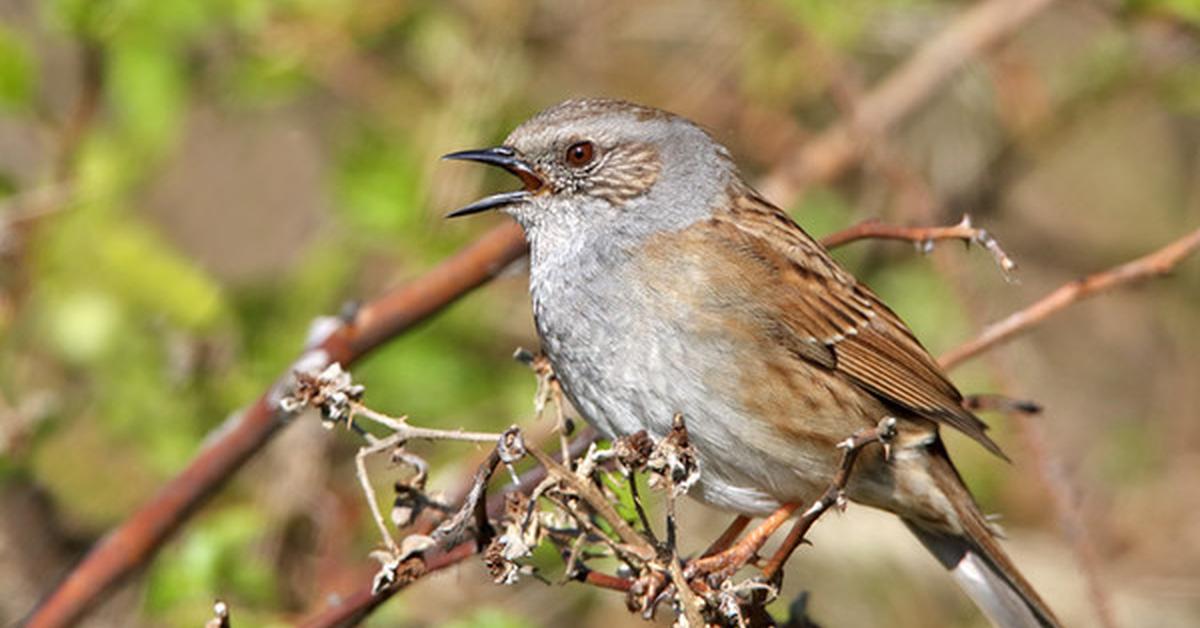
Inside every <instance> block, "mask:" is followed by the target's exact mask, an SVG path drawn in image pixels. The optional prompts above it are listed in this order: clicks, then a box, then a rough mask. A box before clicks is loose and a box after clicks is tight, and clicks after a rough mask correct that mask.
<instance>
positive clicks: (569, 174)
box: [447, 99, 1058, 627]
mask: <svg viewBox="0 0 1200 628" xmlns="http://www.w3.org/2000/svg"><path fill="white" fill-rule="evenodd" d="M447 158H451V159H465V160H471V161H477V162H483V163H486V164H491V165H495V166H499V167H501V168H504V169H506V170H507V171H508V172H510V173H512V174H514V175H516V176H517V177H519V178H520V179H521V181H522V182H523V183H524V186H523V188H522V189H520V190H517V191H514V192H506V193H502V194H496V195H493V196H489V197H487V198H485V199H483V200H481V201H478V202H476V203H474V204H472V205H469V206H467V207H464V208H462V209H460V210H458V211H456V212H453V213H452V214H451V215H452V216H460V215H466V214H473V213H477V212H482V211H485V210H491V209H499V210H502V211H504V212H505V213H507V214H509V215H511V216H512V217H513V218H515V219H516V220H517V222H519V223H520V225H521V226H522V227H523V228H524V231H525V236H526V238H527V239H528V241H529V247H530V278H529V284H530V293H531V295H532V298H533V313H534V318H535V320H536V325H537V330H538V333H539V335H540V337H541V341H542V348H543V350H544V351H545V353H546V355H547V356H548V357H549V359H550V363H551V365H552V366H553V368H554V372H555V374H556V375H557V376H558V379H559V381H560V382H561V384H562V387H563V389H564V391H565V392H566V394H567V396H568V397H569V398H570V400H571V401H572V403H573V404H574V405H575V407H576V408H577V409H578V410H579V412H580V413H581V414H582V415H583V417H584V418H585V419H586V420H588V421H589V422H590V423H591V424H592V425H594V426H595V427H596V428H598V429H599V430H600V432H602V433H603V434H605V435H606V436H608V437H619V436H627V435H630V434H633V433H636V432H638V431H641V430H646V431H647V432H649V434H650V435H652V436H654V437H655V438H662V437H663V436H664V435H666V434H667V433H668V432H669V431H670V429H671V426H672V419H673V417H674V416H675V415H676V414H681V415H682V416H683V417H685V419H686V425H687V428H688V436H689V438H690V439H691V442H692V444H693V445H694V447H695V450H696V455H697V458H698V461H699V465H700V471H701V472H700V478H699V481H698V482H697V484H696V485H695V486H694V487H693V489H692V491H691V495H692V496H693V497H695V498H698V499H699V500H701V501H703V502H706V503H708V504H710V505H712V506H715V507H718V508H722V509H725V510H729V511H733V512H736V513H740V514H743V515H753V516H759V515H766V514H768V513H772V512H777V511H779V510H780V509H781V508H787V507H789V505H790V506H791V508H793V509H794V508H795V505H797V504H810V503H812V502H813V500H815V499H817V498H818V497H819V496H820V495H821V493H822V492H823V491H824V490H825V488H826V487H827V486H828V485H829V483H830V481H831V478H833V476H834V474H835V473H836V471H837V468H838V466H839V462H840V459H841V451H840V450H839V449H838V447H837V445H838V443H839V442H841V441H842V440H843V439H845V438H846V437H848V436H850V435H851V434H854V433H855V432H856V431H859V430H864V429H869V428H872V427H874V426H876V425H878V424H879V423H880V421H881V420H883V419H885V418H888V417H892V418H894V419H895V422H896V434H895V437H894V438H893V439H892V441H891V443H890V446H889V447H888V448H887V449H888V452H887V454H886V455H885V452H884V447H881V446H878V445H874V446H871V447H869V448H868V449H865V450H863V451H862V453H861V455H860V457H859V459H858V463H857V466H855V467H854V471H853V473H852V475H851V477H850V480H849V482H848V484H847V485H846V496H847V497H848V498H849V499H850V500H852V501H855V502H858V503H862V504H866V505H868V506H873V507H875V508H880V509H883V510H886V511H889V512H892V513H894V514H896V515H897V516H899V517H900V518H901V519H902V520H903V521H904V523H905V524H906V525H907V526H908V528H909V529H910V530H912V532H913V533H914V534H915V535H916V536H917V538H918V539H920V541H921V542H922V543H923V544H924V545H925V547H927V548H928V549H929V550H930V551H931V552H932V553H933V554H934V555H935V556H936V558H937V559H938V560H939V561H940V562H941V563H942V564H943V565H945V566H946V568H947V569H949V570H951V572H952V573H953V575H954V577H955V579H956V580H957V581H958V583H959V584H960V585H961V586H962V587H963V589H964V590H965V591H966V592H967V593H968V594H969V595H970V596H971V597H972V598H973V599H974V600H975V602H976V604H977V605H978V606H979V607H980V608H981V609H982V610H983V612H984V613H985V614H986V615H987V616H988V617H989V618H990V619H991V620H992V622H993V623H995V624H997V625H999V626H1004V627H1010V626H1056V625H1058V621H1057V619H1055V616H1054V614H1053V613H1052V612H1051V610H1050V608H1049V607H1048V606H1047V605H1046V603H1045V602H1043V601H1042V599H1041V598H1040V597H1039V596H1038V594H1037V593H1036V592H1035V591H1034V589H1033V587H1032V586H1031V585H1030V584H1029V582H1028V581H1027V580H1026V579H1025V578H1024V577H1023V576H1022V575H1021V574H1020V573H1019V572H1018V571H1017V569H1016V567H1015V566H1014V565H1013V563H1012V561H1011V560H1009V558H1008V556H1007V555H1006V554H1005V553H1004V551H1003V550H1002V549H1001V548H1000V545H999V544H998V542H997V540H996V537H995V535H994V533H993V531H992V529H991V527H990V526H989V524H988V523H987V521H986V519H985V518H984V515H983V514H982V513H981V512H980V510H979V507H978V506H977V505H976V504H975V501H974V499H973V498H972V497H971V495H970V493H969V492H968V491H967V488H966V487H965V485H964V484H963V482H962V479H961V478H960V477H959V475H958V472H957V471H956V470H955V468H954V465H953V464H952V463H951V461H950V458H949V456H948V454H947V452H946V448H945V447H944V446H943V444H942V440H941V438H940V437H939V435H938V430H939V428H941V427H942V426H948V427H950V428H953V429H957V430H959V431H961V432H963V433H964V434H966V435H968V436H970V437H971V438H973V439H975V440H976V441H978V442H979V443H980V444H982V445H983V446H984V447H985V448H987V449H988V450H989V451H991V452H993V453H995V454H997V455H1000V456H1003V454H1002V453H1001V452H1000V448H999V447H998V446H997V445H996V443H995V442H994V441H992V439H991V438H989V437H988V436H987V434H986V432H985V430H986V426H985V425H984V423H983V422H982V421H980V420H979V419H978V418H977V417H976V416H974V415H973V414H972V413H971V412H970V411H968V410H967V409H965V408H964V407H963V404H962V395H961V394H960V393H959V391H958V390H957V389H956V388H955V387H954V384H952V383H951V382H950V381H949V380H948V379H947V378H946V376H945V374H943V372H942V370H941V369H940V368H939V367H938V365H937V363H936V362H935V361H934V360H933V358H931V357H930V355H929V353H928V352H927V351H926V350H925V349H924V347H922V346H921V343H920V342H919V341H918V340H917V339H916V338H915V337H914V336H913V334H912V332H911V331H909V329H908V327H907V326H905V324H904V323H903V322H902V321H901V320H900V318H899V317H897V316H896V314H895V313H894V312H892V310H891V309H889V308H888V306H887V305H885V304H884V303H883V302H882V301H881V300H880V299H879V297H877V296H876V295H875V293H874V292H872V291H871V290H870V289H869V288H867V287H866V286H864V285H863V284H861V283H859V282H858V281H857V280H855V278H854V277H853V276H852V275H851V274H850V273H849V272H847V271H846V270H845V269H843V268H842V267H841V266H839V265H838V264H837V262H835V261H834V260H833V259H832V258H831V257H830V256H829V253H828V252H827V251H826V250H825V249H824V248H823V247H822V246H821V245H820V244H819V243H817V242H816V241H815V240H814V239H813V238H812V237H810V236H809V235H808V234H807V233H805V231H804V230H803V229H802V228H800V226H799V225H797V224H796V223H795V222H794V221H793V220H792V219H791V218H790V217H789V216H788V215H787V214H786V213H784V212H783V211H782V210H780V209H779V208H778V207H775V206H774V205H772V204H771V203H770V202H769V201H767V200H765V199H763V198H762V197H761V196H759V195H758V194H757V193H756V192H755V191H754V189H752V188H751V186H750V185H749V184H747V183H746V181H745V180H744V179H743V178H742V176H741V175H740V174H739V172H738V169H737V166H736V165H735V164H734V162H733V160H732V158H731V157H730V154H729V151H728V150H727V149H726V148H725V147H723V146H722V145H720V144H719V143H717V142H716V141H715V140H714V139H713V138H712V137H711V136H710V135H709V134H708V133H707V132H705V131H704V130H703V129H701V128H700V127H699V126H697V125H696V124H694V123H692V122H690V121H688V120H686V119H684V118H682V117H679V116H676V115H673V114H671V113H667V112H665V111H661V110H658V109H654V108H650V107H645V106H641V105H636V104H633V103H629V102H623V101H619V100H606V99H588V100H571V101H567V102H563V103H561V104H559V105H556V106H554V107H551V108H549V109H547V110H545V111H543V112H541V113H539V114H538V115H536V116H534V117H533V118H531V119H530V120H528V121H527V122H525V123H524V124H522V125H521V126H520V127H518V128H517V129H516V130H515V131H513V132H512V134H511V135H509V136H508V139H507V140H506V141H505V142H504V144H503V145H502V146H499V147H495V148H488V149H483V150H471V151H463V152H459V153H453V154H451V155H447Z"/></svg>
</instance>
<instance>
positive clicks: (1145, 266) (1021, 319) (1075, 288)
mask: <svg viewBox="0 0 1200 628" xmlns="http://www.w3.org/2000/svg"><path fill="white" fill-rule="evenodd" d="M1197 248H1200V229H1197V230H1195V231H1192V232H1191V233H1189V234H1187V235H1185V236H1183V237H1182V238H1179V239H1178V240H1175V241H1174V242H1172V243H1170V244H1168V245H1166V246H1164V247H1163V248H1161V249H1159V250H1157V251H1154V252H1153V253H1150V254H1148V255H1145V256H1142V257H1139V258H1138V259H1135V260H1133V261H1131V262H1126V263H1124V264H1121V265H1120V266H1117V267H1115V268H1110V269H1108V270H1106V271H1103V272H1099V273H1096V274H1094V275H1089V276H1087V277H1084V278H1083V279H1078V280H1076V281H1072V282H1071V283H1068V284H1066V285H1064V286H1061V287H1060V288H1058V289H1057V290H1055V291H1054V292H1051V293H1050V294H1048V295H1046V296H1044V297H1042V298H1041V299H1040V300H1038V301H1037V302H1035V303H1034V304H1033V305H1030V306H1029V307H1026V308H1025V309H1022V310H1019V311H1017V312H1013V313H1012V314H1010V315H1008V316H1007V317H1006V318H1004V319H1003V320H1001V321H999V322H996V323H993V324H991V325H988V326H987V328H985V329H984V330H983V333H981V334H979V335H978V336H976V337H975V338H973V339H972V340H969V341H967V342H965V343H963V344H961V345H959V346H958V347H955V348H954V349H951V350H950V351H947V352H946V353H945V354H943V355H942V356H941V357H940V358H938V362H939V363H940V364H941V365H942V368H946V369H951V368H954V367H955V366H958V365H959V364H962V363H963V362H965V361H967V360H969V359H971V358H973V357H975V356H977V355H979V354H980V353H983V352H984V351H987V350H989V349H991V348H993V347H995V346H996V345H998V344H1000V343H1002V342H1007V341H1008V340H1011V339H1012V338H1013V337H1015V336H1016V335H1017V334H1020V333H1022V332H1025V331H1027V330H1029V329H1030V328H1031V327H1033V326H1034V325H1037V324H1039V323H1041V322H1042V321H1044V320H1046V319H1047V318H1049V317H1050V316H1051V315H1053V314H1057V313H1058V312H1060V311H1062V310H1064V309H1066V308H1067V306H1070V305H1072V304H1074V303H1078V302H1079V301H1082V300H1084V299H1087V298H1089V297H1093V296H1095V295H1097V294H1100V293H1101V292H1105V291H1108V290H1112V289H1113V288H1117V287H1119V286H1123V285H1126V284H1133V283H1139V282H1142V281H1145V280H1147V279H1153V278H1155V277H1161V276H1163V275H1166V274H1167V273H1169V272H1171V270H1173V269H1174V268H1175V266H1177V265H1178V264H1179V263H1180V262H1181V261H1183V260H1184V259H1186V258H1187V257H1188V256H1189V255H1191V254H1192V253H1194V252H1195V251H1196V249H1197Z"/></svg>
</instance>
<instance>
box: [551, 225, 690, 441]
mask: <svg viewBox="0 0 1200 628" xmlns="http://www.w3.org/2000/svg"><path fill="white" fill-rule="evenodd" d="M532 244H533V249H534V250H533V251H532V263H531V268H530V292H531V295H532V298H533V311H534V319H535V321H536V324H537V329H538V333H539V335H540V336H541V339H542V348H543V350H544V351H545V352H546V354H547V356H548V357H549V358H550V361H551V364H553V366H554V369H555V373H556V375H557V376H558V378H559V381H560V382H562V384H563V387H564V389H565V390H566V392H567V394H568V396H569V397H570V398H571V400H572V402H573V403H574V404H575V406H576V407H577V409H578V410H579V411H580V412H581V413H582V414H583V415H584V418H585V419H587V420H588V421H589V422H590V423H592V424H593V425H595V426H596V427H597V428H598V429H600V430H601V431H602V432H604V433H605V434H606V435H607V436H610V437H611V436H623V435H628V434H632V433H634V432H637V431H638V430H641V429H647V430H649V431H650V432H651V433H653V434H656V435H658V436H661V435H663V434H665V433H666V431H667V429H668V428H669V426H670V423H671V418H672V416H673V415H674V413H675V412H679V411H682V409H680V408H676V407H675V406H676V405H678V403H679V399H678V397H677V394H675V393H674V391H672V390H669V388H670V386H668V385H667V380H668V378H669V376H668V372H669V371H670V370H671V367H670V366H669V362H670V361H671V360H672V359H677V358H679V357H680V350H681V347H679V346H677V343H676V342H673V341H672V338H677V337H679V334H678V333H672V330H671V329H669V327H670V325H669V323H668V321H667V320H665V319H664V318H663V317H662V316H658V315H648V313H647V306H648V295H647V294H646V292H645V290H644V289H642V287H640V286H638V285H637V283H636V281H635V279H634V278H633V277H632V276H631V275H632V272H633V262H632V261H631V256H630V254H629V252H628V251H626V250H621V249H618V248H615V247H606V248H593V247H586V246H585V247H579V248H578V249H575V250H572V251H545V250H538V249H539V242H538V241H537V240H536V239H534V240H533V243H532ZM541 245H542V247H547V246H554V244H553V243H545V242H543V243H541Z"/></svg>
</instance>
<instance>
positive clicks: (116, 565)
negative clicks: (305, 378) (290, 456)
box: [26, 224, 525, 628]
mask: <svg viewBox="0 0 1200 628" xmlns="http://www.w3.org/2000/svg"><path fill="white" fill-rule="evenodd" d="M524 251H525V244H524V240H523V238H522V237H521V233H520V228H519V227H517V226H516V225H515V224H505V225H503V226H500V227H497V228H495V229H494V230H492V231H491V232H489V233H487V234H486V235H484V236H483V237H482V238H480V239H479V240H478V241H476V242H475V243H474V244H472V245H470V246H468V247H467V248H465V249H463V250H462V251H460V252H459V253H458V254H456V255H454V256H453V257H451V258H449V259H447V260H446V261H444V262H442V263H441V264H440V265H438V266H437V267H435V268H434V269H433V270H431V271H430V272H429V273H428V274H426V275H424V276H422V277H420V278H418V279H417V280H415V281H413V282H412V283H410V284H408V285H406V286H403V287H401V288H399V289H397V290H395V291H393V292H391V293H388V294H386V295H384V296H382V297H380V298H379V299H377V300H375V301H373V302H371V303H369V304H367V305H366V306H364V307H362V308H360V309H359V310H358V312H357V313H356V314H355V315H354V316H352V317H349V318H350V320H348V321H342V322H340V323H336V324H333V325H331V327H332V328H331V329H330V330H329V331H328V332H327V333H326V334H325V335H324V337H323V338H321V339H319V341H318V342H316V343H315V344H314V346H312V347H311V348H309V349H307V350H306V351H305V352H304V353H303V354H302V355H301V357H300V358H299V359H298V360H297V365H300V364H303V365H304V366H305V370H307V369H311V368H314V367H323V366H326V365H328V364H332V363H334V362H337V363H340V364H342V365H349V364H351V363H353V362H355V361H356V360H358V359H359V358H361V357H362V356H364V355H366V354H367V353H368V352H369V351H371V350H372V349H374V348H375V347H378V346H379V345H380V344H382V343H383V342H385V341H387V340H388V339H390V338H393V337H395V336H396V335H398V334H400V333H402V332H404V331H405V330H407V329H409V328H411V327H412V326H414V325H416V324H418V323H420V322H421V321H423V320H425V319H426V318H428V317H430V316H432V315H433V314H435V313H437V312H438V311H440V310H441V309H442V308H444V307H446V306H447V305H449V304H450V303H453V302H454V301H455V300H456V299H458V298H459V297H461V296H462V295H464V294H466V293H467V292H469V291H471V290H472V289H474V288H476V287H478V286H480V285H482V284H483V283H486V282H487V281H488V280H490V279H491V278H492V277H494V276H495V275H496V274H497V273H498V272H500V270H501V269H503V268H504V267H505V266H507V265H508V264H509V263H511V262H512V261H514V260H516V259H517V258H519V257H520V256H521V255H523V254H524ZM291 371H292V369H290V368H289V369H288V372H287V374H285V375H284V376H282V377H281V380H280V382H283V381H285V380H286V378H288V377H290V373H291ZM276 389H277V386H272V387H271V388H270V389H269V390H268V391H266V392H265V393H263V395H262V396H261V397H259V399H258V401H256V402H255V403H254V404H253V405H252V406H250V407H249V408H247V409H246V410H244V411H243V412H242V413H241V414H240V415H239V416H238V417H237V418H235V419H234V420H233V422H232V426H229V427H227V428H224V429H222V430H221V431H219V432H218V433H217V434H216V435H214V436H213V438H212V439H211V440H210V441H209V443H208V445H207V446H206V447H205V448H204V449H202V450H201V451H200V453H199V454H197V456H196V458H194V459H193V460H192V462H191V463H189V464H188V466H187V468H185V469H184V470H183V471H182V472H180V474H179V475H177V476H176V477H175V478H174V479H172V480H171V481H170V482H168V483H167V484H166V486H164V487H163V488H162V490H161V491H159V493H158V494H157V495H155V496H154V497H152V498H151V499H150V501H148V502H147V503H146V504H145V505H143V506H142V507H141V508H140V509H139V510H138V511H137V512H135V513H134V514H133V515H131V516H130V517H129V518H128V519H126V520H125V521H124V522H123V523H121V525H119V526H118V527H117V528H116V529H115V530H113V531H112V532H110V533H109V534H108V535H107V536H105V537H104V539H102V540H101V541H100V542H99V543H98V544H97V545H96V546H95V547H94V548H93V549H92V550H91V552H89V553H88V555H87V556H85V557H84V558H83V560H82V561H81V562H80V563H79V565H78V566H77V567H76V568H75V569H74V570H73V571H72V572H71V573H69V574H68V575H67V577H66V578H65V579H64V580H63V581H62V582H61V583H59V585H58V586H57V587H56V588H55V590H54V591H53V592H52V593H51V594H50V595H49V596H48V597H47V598H45V599H44V600H43V601H42V602H41V604H39V605H38V607H37V608H35V609H34V611H33V612H32V613H31V614H30V616H29V617H28V619H27V624H26V625H27V626H29V627H30V628H35V627H37V628H44V627H48V626H65V625H68V624H71V623H73V622H74V621H76V620H77V619H78V618H79V617H80V616H81V615H82V614H83V613H84V612H85V611H86V610H87V609H88V608H89V607H90V606H91V605H92V604H94V603H96V602H97V601H98V600H99V599H100V597H101V596H102V595H103V594H104V593H106V592H107V591H108V590H109V589H111V588H112V587H113V586H114V585H115V584H116V583H117V582H119V581H120V580H121V579H122V578H123V577H125V576H127V575H129V574H130V573H131V572H132V571H134V570H135V569H136V568H138V567H139V566H140V565H142V564H144V563H145V562H146V561H147V560H149V559H150V557H151V556H153V555H154V553H155V552H156V551H157V550H158V548H159V546H160V545H162V543H163V542H164V541H166V539H167V537H169V536H170V535H171V533H172V532H174V531H175V529H176V528H178V527H179V526H180V525H181V524H182V523H183V522H184V521H186V520H187V518H188V517H189V516H191V514H192V512H194V511H195V509H196V508H198V507H199V506H200V504H201V503H202V502H203V501H204V500H205V499H207V498H208V497H209V496H210V495H212V493H214V492H215V491H216V490H217V489H219V488H220V487H221V485H222V484H224V482H225V481H226V480H227V479H228V478H229V477H230V476H231V475H233V473H234V472H235V471H237V469H239V468H240V467H241V466H242V464H244V463H245V462H246V461H247V460H249V459H250V457H251V456H253V455H254V454H255V453H256V452H257V451H258V450H259V449H260V448H262V446H263V445H265V444H266V443H267V442H268V441H269V440H270V438H271V436H273V435H274V434H275V431H276V430H277V429H279V428H280V427H282V426H283V425H285V424H286V423H285V419H286V413H283V412H280V411H279V409H278V408H277V401H278V400H277V399H276V392H275V391H276Z"/></svg>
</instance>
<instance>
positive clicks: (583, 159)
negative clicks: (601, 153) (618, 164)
mask: <svg viewBox="0 0 1200 628" xmlns="http://www.w3.org/2000/svg"><path fill="white" fill-rule="evenodd" d="M595 156H596V147H595V146H593V145H592V143H591V142H575V143H574V144H571V147H570V148H568V149H567V156H566V159H567V165H568V166H571V167H572V168H581V167H583V166H586V165H588V164H590V163H592V158H593V157H595Z"/></svg>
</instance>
